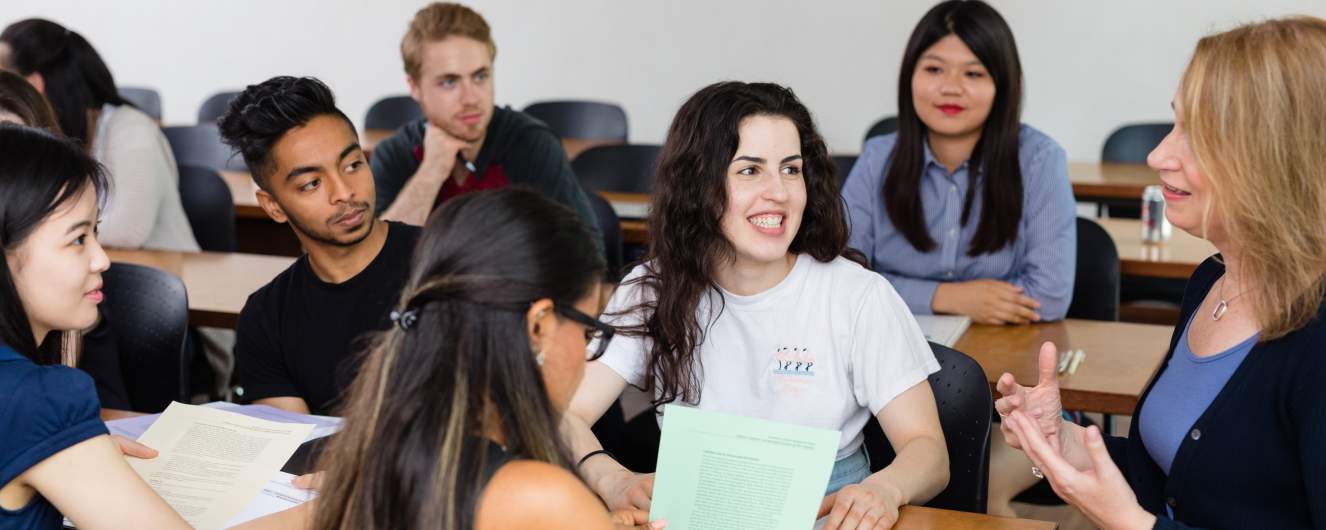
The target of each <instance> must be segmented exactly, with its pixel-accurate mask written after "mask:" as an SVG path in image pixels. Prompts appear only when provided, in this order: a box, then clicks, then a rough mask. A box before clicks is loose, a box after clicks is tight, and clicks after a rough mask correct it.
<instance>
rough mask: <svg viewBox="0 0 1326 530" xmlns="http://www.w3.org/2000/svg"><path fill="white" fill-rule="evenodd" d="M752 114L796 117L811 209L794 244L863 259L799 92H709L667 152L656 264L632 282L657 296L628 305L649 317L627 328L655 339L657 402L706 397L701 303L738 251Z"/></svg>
mask: <svg viewBox="0 0 1326 530" xmlns="http://www.w3.org/2000/svg"><path fill="white" fill-rule="evenodd" d="M751 116H778V117H783V118H787V119H788V120H790V121H791V122H792V123H793V124H794V125H796V128H797V134H798V135H799V137H800V141H801V156H802V160H803V166H802V167H803V173H802V174H803V175H804V177H803V178H804V179H805V182H806V208H805V212H804V213H803V214H802V218H801V226H800V228H799V229H798V230H797V234H796V237H794V238H793V239H792V243H791V245H790V246H789V247H788V251H789V252H791V253H793V254H802V253H804V254H809V255H810V256H811V257H813V258H815V259H817V260H819V261H822V262H828V261H832V260H833V259H835V258H837V257H838V256H841V255H844V254H848V256H849V257H852V258H854V259H856V260H858V261H863V258H862V257H861V256H860V254H859V253H856V252H855V251H849V249H848V248H847V234H848V231H847V213H846V209H845V207H844V205H843V202H842V199H841V198H840V196H839V194H838V180H837V177H836V176H835V171H836V166H835V165H834V163H833V159H832V158H830V157H829V151H828V149H827V148H826V147H825V145H824V139H823V138H822V137H820V134H819V132H818V131H817V130H816V128H815V122H814V119H813V118H812V117H811V115H810V111H809V110H808V109H806V106H805V105H803V104H801V101H800V100H798V99H797V97H796V94H794V93H793V92H792V90H791V89H789V88H786V87H783V86H779V85H775V84H772V83H742V82H737V81H727V82H720V83H715V84H712V85H709V86H707V87H704V88H703V89H700V91H699V92H696V93H695V95H693V96H691V97H690V99H688V100H686V102H685V103H683V104H682V106H681V109H680V110H678V111H677V116H676V117H675V118H673V120H672V126H671V127H670V128H669V129H668V137H667V141H666V142H664V144H663V150H662V152H661V153H660V154H659V160H658V171H657V176H656V177H655V180H656V182H655V185H654V198H653V204H652V206H651V208H650V210H649V239H650V241H651V244H650V247H649V251H648V252H647V253H646V254H645V263H646V271H645V274H644V275H642V276H640V277H638V278H636V279H634V280H632V282H634V283H638V284H640V286H641V288H644V289H647V290H649V291H651V292H652V293H653V294H654V296H653V297H652V299H650V298H651V297H646V299H648V301H646V302H644V303H643V304H641V305H640V306H637V307H632V308H627V309H626V311H625V313H636V314H639V315H640V316H642V317H643V323H642V324H641V325H640V326H638V327H634V328H625V329H622V332H623V333H624V334H628V335H636V336H645V337H648V338H650V339H651V342H652V350H651V351H650V354H649V361H648V370H649V373H650V374H652V375H653V377H648V378H646V379H645V388H644V390H645V391H646V392H649V393H653V392H654V391H655V389H658V391H659V392H658V393H657V394H656V395H657V398H656V399H655V405H661V404H663V403H669V402H672V401H675V400H677V399H680V400H682V401H688V402H695V401H698V400H699V397H700V396H699V387H700V385H699V381H698V378H697V374H696V373H695V370H694V359H695V353H696V351H697V350H699V348H700V345H701V344H702V343H703V342H704V329H705V328H706V327H707V326H702V325H701V324H700V322H699V319H698V318H697V316H696V308H697V307H698V306H699V302H700V297H701V296H703V295H704V294H705V293H707V292H711V290H717V287H718V286H717V283H715V282H714V274H715V272H716V271H717V270H718V268H719V267H720V266H721V265H722V264H723V263H724V262H725V260H728V259H731V257H732V255H733V249H732V243H731V242H729V241H728V240H727V237H726V236H724V235H723V229H722V218H723V213H724V212H725V211H726V210H727V168H728V166H729V165H730V164H731V162H732V157H733V156H734V155H735V154H736V151H737V146H738V145H740V143H741V133H740V130H741V122H742V120H744V119H746V118H748V117H751ZM849 252H850V254H849ZM717 314H718V312H715V313H714V318H717Z"/></svg>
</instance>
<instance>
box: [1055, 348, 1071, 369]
mask: <svg viewBox="0 0 1326 530" xmlns="http://www.w3.org/2000/svg"><path fill="white" fill-rule="evenodd" d="M1071 360H1073V350H1065V351H1063V352H1061V353H1060V354H1059V368H1058V370H1057V371H1056V372H1057V373H1061V374H1062V373H1064V371H1065V370H1067V369H1068V362H1069V361H1071Z"/></svg>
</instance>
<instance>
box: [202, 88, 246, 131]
mask: <svg viewBox="0 0 1326 530" xmlns="http://www.w3.org/2000/svg"><path fill="white" fill-rule="evenodd" d="M238 95H239V92H218V93H216V94H213V95H212V97H209V98H207V100H206V101H203V105H202V106H201V107H198V123H199V124H203V123H216V119H217V118H220V117H221V115H222V114H225V113H226V108H228V107H230V100H232V99H235V96H238Z"/></svg>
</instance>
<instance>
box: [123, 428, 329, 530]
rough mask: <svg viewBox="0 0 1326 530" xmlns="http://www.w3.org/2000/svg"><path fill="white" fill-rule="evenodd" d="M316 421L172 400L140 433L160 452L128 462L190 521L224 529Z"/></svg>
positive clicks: (201, 529)
mask: <svg viewBox="0 0 1326 530" xmlns="http://www.w3.org/2000/svg"><path fill="white" fill-rule="evenodd" d="M313 427H314V426H313V425H312V424H306V423H305V424H300V423H279V422H274V421H269V420H263V419H258V418H252V417H249V416H245V415H242V414H236V413H234V412H229V411H226V410H219V409H217V408H208V407H198V406H193V405H184V404H182V403H171V404H170V406H169V407H167V408H166V411H165V412H163V413H162V414H161V416H160V417H159V418H157V419H156V421H155V422H153V423H152V426H151V427H148V429H147V432H144V433H143V435H142V436H141V437H139V438H138V441H139V442H141V443H143V444H145V445H147V446H148V447H151V448H153V449H156V450H157V451H159V452H160V455H158V456H157V457H156V458H152V459H146V460H143V459H137V458H130V459H129V466H130V467H132V468H133V469H134V471H136V472H137V473H138V475H139V476H141V477H143V480H144V481H146V482H147V484H148V485H149V486H151V487H152V489H153V490H155V491H156V492H157V494H158V495H161V498H163V499H165V500H166V503H167V504H169V505H170V507H171V508H174V509H175V511H176V512H179V514H180V516H182V517H184V520H185V521H187V522H188V523H189V524H190V525H191V526H193V527H194V528H197V529H199V530H213V529H219V528H223V527H224V525H226V523H228V522H229V521H231V520H232V519H233V518H235V517H236V516H237V515H238V514H239V513H240V512H241V511H242V510H243V509H244V508H245V507H246V506H248V505H249V504H250V503H251V502H253V500H254V498H256V497H258V494H259V492H261V491H262V490H263V488H264V487H266V486H268V482H269V481H270V480H271V478H272V477H273V476H276V473H277V472H279V471H280V469H281V466H282V465H284V464H285V462H286V460H289V459H290V455H291V454H294V452H295V449H297V448H298V447H299V445H300V444H301V443H303V442H304V440H305V439H307V438H308V436H309V433H310V432H312V431H313Z"/></svg>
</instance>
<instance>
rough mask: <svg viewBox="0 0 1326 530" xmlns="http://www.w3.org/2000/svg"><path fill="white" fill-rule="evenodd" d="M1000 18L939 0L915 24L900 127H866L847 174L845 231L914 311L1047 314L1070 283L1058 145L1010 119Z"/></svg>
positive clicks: (1013, 102) (1012, 47)
mask: <svg viewBox="0 0 1326 530" xmlns="http://www.w3.org/2000/svg"><path fill="white" fill-rule="evenodd" d="M1021 102H1022V67H1021V64H1020V62H1019V59H1018V52H1017V45H1016V44H1015V42H1014V41H1013V33H1012V31H1011V30H1010V29H1009V28H1008V24H1006V23H1005V22H1004V19H1003V18H1002V17H1000V16H999V13H997V12H996V11H995V10H994V9H993V8H991V7H990V6H989V5H986V4H985V3H982V2H980V1H979V0H976V1H949V2H944V3H941V4H939V5H937V6H935V7H934V8H933V9H931V10H930V11H929V12H928V13H926V15H925V17H923V18H922V19H921V22H920V23H918V24H917V26H916V29H915V30H913V32H912V36H911V38H910V39H909V41H908V43H907V50H906V52H904V54H903V61H902V67H901V69H900V71H899V80H898V132H897V133H896V134H890V135H886V136H880V137H875V138H873V139H870V140H868V141H867V142H866V145H865V149H864V151H863V152H862V154H861V157H860V159H858V160H857V162H856V165H855V166H853V168H852V172H851V174H850V175H849V176H848V178H847V182H846V183H845V184H844V186H843V191H842V195H843V199H844V200H845V201H846V202H847V206H848V210H849V213H850V216H851V228H852V234H851V238H850V240H849V241H848V244H849V245H850V246H851V247H852V248H855V249H857V250H860V251H862V252H864V253H865V254H866V256H867V257H868V258H869V259H870V262H871V267H872V268H874V269H875V271H877V272H879V273H881V274H883V275H884V276H885V277H887V278H888V279H889V282H891V283H892V284H893V287H894V288H895V289H897V291H898V294H900V295H902V298H903V300H905V301H906V302H907V305H908V307H909V308H910V309H911V311H912V312H913V313H915V314H930V313H932V312H933V313H953V314H961V315H968V316H970V317H972V319H973V320H974V321H976V322H981V323H991V324H1004V323H1015V324H1017V323H1026V322H1034V321H1038V320H1057V319H1061V318H1063V317H1064V314H1065V313H1067V311H1068V303H1069V301H1070V300H1071V298H1072V292H1073V273H1074V260H1075V259H1076V240H1077V229H1076V224H1075V223H1076V221H1075V213H1074V208H1075V203H1074V199H1073V194H1072V189H1071V186H1070V184H1069V181H1068V169H1067V162H1066V161H1065V156H1064V150H1063V149H1062V148H1061V147H1059V144H1057V143H1055V141H1054V140H1052V139H1050V137H1049V136H1046V135H1045V134H1043V133H1041V132H1040V131H1037V130H1036V129H1033V128H1031V127H1029V126H1026V125H1022V124H1021V123H1020V116H1021Z"/></svg>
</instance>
